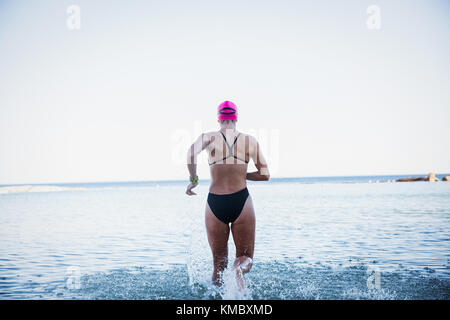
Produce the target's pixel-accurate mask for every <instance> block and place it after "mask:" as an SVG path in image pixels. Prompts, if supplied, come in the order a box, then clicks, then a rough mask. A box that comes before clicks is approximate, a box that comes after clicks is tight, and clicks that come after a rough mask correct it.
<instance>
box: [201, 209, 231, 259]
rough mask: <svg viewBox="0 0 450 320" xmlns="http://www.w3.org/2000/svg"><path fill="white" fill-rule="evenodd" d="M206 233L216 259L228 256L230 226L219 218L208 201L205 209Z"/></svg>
mask: <svg viewBox="0 0 450 320" xmlns="http://www.w3.org/2000/svg"><path fill="white" fill-rule="evenodd" d="M205 224H206V233H207V235H208V242H209V245H210V247H211V251H212V254H213V257H214V260H216V259H221V258H227V256H228V237H229V235H230V227H229V226H228V225H227V224H225V223H223V222H222V221H220V220H219V219H217V217H216V216H215V215H214V213H213V212H212V211H211V208H210V207H209V205H208V203H206V210H205Z"/></svg>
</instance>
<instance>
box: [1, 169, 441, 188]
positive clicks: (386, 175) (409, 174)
mask: <svg viewBox="0 0 450 320" xmlns="http://www.w3.org/2000/svg"><path fill="white" fill-rule="evenodd" d="M429 173H430V172H429ZM429 173H427V174H425V175H428V174H429ZM434 174H435V175H436V176H437V175H444V176H445V175H450V171H449V172H446V173H434ZM422 175H423V173H404V174H357V175H331V176H327V175H324V176H286V177H271V178H270V180H272V179H273V180H278V179H308V178H344V177H380V176H384V177H388V176H408V177H413V176H422ZM210 180H211V178H208V179H202V180H201V181H210ZM270 180H269V181H270ZM183 181H185V182H188V181H189V180H188V179H165V180H152V179H150V180H109V181H71V182H35V183H27V182H25V183H7V184H3V183H1V184H0V186H1V187H6V186H21V185H52V184H55V185H57V184H89V183H145V182H183Z"/></svg>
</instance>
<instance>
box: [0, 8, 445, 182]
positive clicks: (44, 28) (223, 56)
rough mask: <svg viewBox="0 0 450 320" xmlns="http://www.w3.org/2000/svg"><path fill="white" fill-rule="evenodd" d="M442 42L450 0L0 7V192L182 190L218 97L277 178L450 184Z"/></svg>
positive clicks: (203, 168)
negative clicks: (57, 186)
mask: <svg viewBox="0 0 450 320" xmlns="http://www.w3.org/2000/svg"><path fill="white" fill-rule="evenodd" d="M70 5H77V6H79V7H80V9H81V15H80V18H81V20H80V22H81V23H80V26H81V28H80V29H79V30H77V29H75V30H69V28H68V27H67V19H68V17H69V14H68V13H67V8H68V7H69V6H70ZM370 5H376V6H378V8H379V9H380V27H381V28H380V29H374V30H372V29H369V28H368V27H367V24H366V22H367V19H368V18H369V16H370V15H369V14H368V13H367V12H366V10H367V8H368V7H369V6H370ZM449 39H450V5H449V2H448V1H446V0H442V1H438V0H423V1H400V0H399V1H391V0H386V1H364V0H355V1H345V0H343V1H331V0H330V1H285V0H277V1H261V0H258V1H242V0H239V1H234V0H231V1H212V0H209V1H130V0H128V1H106V0H105V1H103V0H71V1H63V0H53V1H50V0H47V1H44V0H39V1H25V0H10V1H5V0H0V184H16V183H17V184H19V183H52V182H53V183H56V182H84V181H86V182H87V181H133V180H141V181H142V180H171V179H185V178H187V176H188V172H187V170H186V167H185V164H184V161H185V153H186V151H187V147H188V146H189V144H190V143H191V142H192V141H193V140H194V139H195V138H196V137H197V136H198V135H199V133H200V132H201V131H210V130H217V129H218V125H217V121H216V108H217V105H218V104H219V103H221V102H222V101H224V100H231V101H233V102H234V103H236V104H237V106H238V108H239V117H240V118H239V122H238V130H241V131H244V132H246V131H249V132H251V133H252V134H253V135H254V136H255V137H256V138H259V139H260V140H261V146H262V149H263V152H265V153H266V157H267V158H268V161H269V168H271V175H272V176H273V177H299V176H333V175H373V174H409V173H428V172H431V171H432V172H436V173H444V172H450V148H449V146H450V143H449V138H450V125H449V119H450V111H449V109H450V59H449V57H450V44H449ZM250 169H252V168H250ZM208 170H209V168H208V165H207V164H205V162H202V163H200V165H199V176H200V179H202V178H203V179H206V178H209V173H208Z"/></svg>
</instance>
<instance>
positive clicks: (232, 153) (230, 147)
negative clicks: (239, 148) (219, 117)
mask: <svg viewBox="0 0 450 320" xmlns="http://www.w3.org/2000/svg"><path fill="white" fill-rule="evenodd" d="M220 133H221V134H222V137H223V139H224V140H225V143H226V144H227V147H228V151H229V154H228V156H226V157H225V158H223V159H222V160H217V161H214V162H213V163H210V164H209V165H210V166H212V165H213V164H216V163H217V162H219V161H224V160H226V159H228V158H229V157H233V158H235V159H237V160H240V161H244V162H245V163H248V161H245V160H242V159H239V158H238V157H236V156H235V155H234V151H233V147H234V144H235V143H236V141H237V139H238V138H239V136H240V135H241V133H238V135H237V136H236V138H234V142H233V144H232V145H231V146H230V145H229V144H228V141H227V138H226V137H225V135H224V134H223V132H222V131H220Z"/></svg>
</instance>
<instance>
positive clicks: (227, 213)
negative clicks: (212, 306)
mask: <svg viewBox="0 0 450 320" xmlns="http://www.w3.org/2000/svg"><path fill="white" fill-rule="evenodd" d="M218 122H219V124H220V130H219V131H213V132H207V133H203V134H202V135H201V136H200V137H198V139H197V140H196V141H195V142H194V143H193V144H192V146H191V147H190V149H189V151H188V155H187V160H188V170H189V174H190V182H191V183H190V184H189V185H188V187H187V190H186V193H187V194H188V195H190V196H191V195H195V194H196V193H195V192H193V191H192V189H194V188H195V187H196V186H197V185H198V176H197V164H196V163H197V161H196V160H197V155H198V154H199V153H200V152H201V151H202V150H204V149H206V150H207V152H208V158H209V166H210V173H211V185H210V187H209V194H208V201H207V203H206V212H205V223H206V230H207V234H208V242H209V245H210V247H211V251H212V255H213V261H214V271H213V275H212V281H213V283H214V284H216V285H218V286H220V285H221V284H222V279H221V276H222V272H223V270H224V269H225V268H226V266H227V264H228V246H227V244H228V237H229V234H230V224H231V232H232V235H233V239H234V243H235V245H236V259H235V260H234V270H235V272H236V280H237V282H238V285H239V287H240V288H241V289H243V288H245V285H244V280H243V274H245V273H247V272H249V271H250V269H251V267H252V261H253V250H254V244H255V211H254V209H253V203H252V198H251V196H250V195H249V193H248V190H247V183H246V180H253V181H267V180H269V177H270V176H269V171H268V167H267V163H266V161H265V159H264V157H263V155H262V153H261V149H260V147H259V144H258V142H257V141H256V139H255V138H254V137H252V136H250V135H247V134H244V133H241V132H238V131H237V130H236V122H237V107H236V105H235V104H234V103H232V102H231V101H225V102H223V103H221V104H220V105H219V107H218ZM250 159H252V160H253V162H254V163H255V166H256V168H257V169H258V171H257V172H249V173H247V165H248V162H249V160H250Z"/></svg>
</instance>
